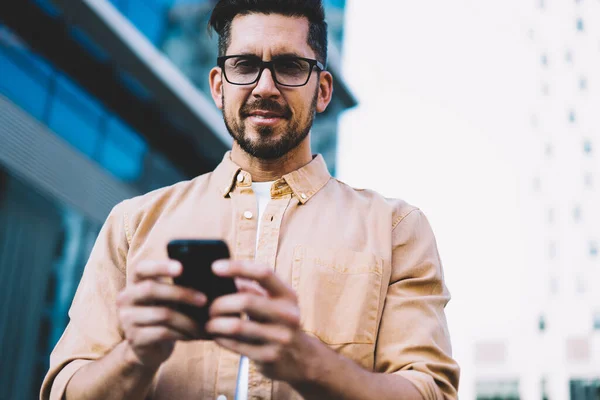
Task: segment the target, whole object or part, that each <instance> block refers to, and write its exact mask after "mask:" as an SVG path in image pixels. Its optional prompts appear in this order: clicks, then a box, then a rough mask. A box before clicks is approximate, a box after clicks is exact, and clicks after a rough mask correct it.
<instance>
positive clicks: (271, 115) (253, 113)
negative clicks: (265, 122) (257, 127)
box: [248, 110, 285, 119]
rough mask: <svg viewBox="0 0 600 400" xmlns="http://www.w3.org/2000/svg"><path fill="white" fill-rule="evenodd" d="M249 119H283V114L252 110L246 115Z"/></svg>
mask: <svg viewBox="0 0 600 400" xmlns="http://www.w3.org/2000/svg"><path fill="white" fill-rule="evenodd" d="M248 116H249V117H257V118H263V119H271V118H285V116H284V115H283V114H279V113H276V112H273V111H264V110H254V111H251V112H250V113H248Z"/></svg>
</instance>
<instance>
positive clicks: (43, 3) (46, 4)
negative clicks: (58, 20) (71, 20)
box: [34, 0, 62, 17]
mask: <svg viewBox="0 0 600 400" xmlns="http://www.w3.org/2000/svg"><path fill="white" fill-rule="evenodd" d="M34 3H35V4H37V5H38V6H39V7H40V8H41V9H42V10H44V11H45V12H46V13H47V14H49V15H51V16H52V17H58V16H59V15H61V13H62V12H61V11H60V10H59V9H58V8H56V6H55V5H54V4H52V2H51V1H50V0H34Z"/></svg>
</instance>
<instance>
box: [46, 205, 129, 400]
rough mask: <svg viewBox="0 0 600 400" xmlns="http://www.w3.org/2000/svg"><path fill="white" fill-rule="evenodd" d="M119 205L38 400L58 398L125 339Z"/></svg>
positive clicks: (124, 241)
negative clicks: (120, 311)
mask: <svg viewBox="0 0 600 400" xmlns="http://www.w3.org/2000/svg"><path fill="white" fill-rule="evenodd" d="M124 218H125V215H124V213H123V203H121V204H120V205H117V206H116V207H115V208H114V209H113V210H112V211H111V213H110V215H109V216H108V218H107V220H106V222H105V223H104V226H103V227H102V229H101V231H100V234H99V236H98V238H97V239H96V243H95V244H94V248H93V250H92V252H91V255H90V258H89V260H88V262H87V264H86V266H85V269H84V272H83V276H82V278H81V281H80V283H79V287H78V288H77V292H76V293H75V297H74V299H73V303H72V304H71V308H70V310H69V318H70V321H69V324H68V325H67V328H66V329H65V331H64V333H63V335H62V337H61V338H60V340H59V341H58V343H57V344H56V346H55V347H54V350H53V351H52V354H51V355H50V368H49V371H48V373H47V374H46V377H45V378H44V381H43V383H42V387H41V390H40V399H41V400H47V399H51V400H61V399H62V398H63V395H64V392H65V389H66V387H67V384H68V383H69V380H70V379H71V378H72V377H73V375H74V374H75V372H77V370H79V369H80V368H81V367H83V366H84V365H86V364H88V363H90V362H92V361H94V360H97V359H99V358H100V357H102V356H103V355H105V354H106V353H107V352H109V351H110V350H111V349H112V348H113V347H114V346H116V345H117V344H118V343H120V342H121V341H122V340H123V336H122V332H121V330H120V328H119V323H118V318H117V312H116V296H117V294H118V293H119V292H120V291H121V289H122V288H124V287H125V282H126V278H125V265H126V257H127V251H128V241H127V238H126V232H125V227H126V226H125V224H124V222H125V220H124Z"/></svg>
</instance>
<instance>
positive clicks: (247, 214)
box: [244, 211, 254, 219]
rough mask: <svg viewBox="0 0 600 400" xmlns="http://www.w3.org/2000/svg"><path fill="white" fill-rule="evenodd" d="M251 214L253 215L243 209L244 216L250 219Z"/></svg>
mask: <svg viewBox="0 0 600 400" xmlns="http://www.w3.org/2000/svg"><path fill="white" fill-rule="evenodd" d="M253 216H254V214H252V212H251V211H244V218H246V219H252V217H253Z"/></svg>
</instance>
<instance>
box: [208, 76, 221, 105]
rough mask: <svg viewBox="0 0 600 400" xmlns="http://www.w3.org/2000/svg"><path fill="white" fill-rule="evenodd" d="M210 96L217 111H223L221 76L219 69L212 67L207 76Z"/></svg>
mask: <svg viewBox="0 0 600 400" xmlns="http://www.w3.org/2000/svg"><path fill="white" fill-rule="evenodd" d="M208 82H209V84H210V94H211V95H212V98H213V101H214V102H215V104H216V106H217V108H218V109H219V110H222V109H223V74H222V73H221V68H219V67H214V68H213V69H211V70H210V73H209V74H208Z"/></svg>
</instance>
